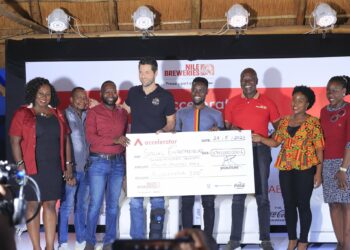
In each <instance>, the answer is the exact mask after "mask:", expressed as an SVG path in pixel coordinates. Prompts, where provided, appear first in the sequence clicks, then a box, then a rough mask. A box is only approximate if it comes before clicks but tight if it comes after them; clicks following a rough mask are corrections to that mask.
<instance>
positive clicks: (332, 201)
mask: <svg viewBox="0 0 350 250" xmlns="http://www.w3.org/2000/svg"><path fill="white" fill-rule="evenodd" d="M349 93H350V78H349V77H348V76H335V77H332V78H331V79H330V80H329V81H328V84H327V98H328V101H329V104H328V105H327V106H325V107H324V108H323V109H322V110H321V125H322V129H323V131H324V137H325V142H326V146H325V149H324V161H323V172H322V176H323V196H324V201H325V202H326V203H329V209H330V213H331V219H332V224H333V228H334V232H335V235H336V237H337V241H338V245H337V249H350V189H349V183H350V178H349V165H350V105H349V103H348V102H345V100H344V97H345V96H346V95H348V94H349Z"/></svg>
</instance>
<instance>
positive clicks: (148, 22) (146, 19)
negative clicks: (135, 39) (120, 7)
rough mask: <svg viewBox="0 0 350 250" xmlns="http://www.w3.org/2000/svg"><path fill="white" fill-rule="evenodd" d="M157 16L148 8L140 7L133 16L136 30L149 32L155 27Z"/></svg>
mask: <svg viewBox="0 0 350 250" xmlns="http://www.w3.org/2000/svg"><path fill="white" fill-rule="evenodd" d="M155 16H156V15H155V14H154V13H153V12H152V11H151V10H150V9H149V8H148V7H146V6H140V7H138V8H137V10H136V11H135V12H134V14H133V15H132V16H131V18H132V19H133V20H134V28H135V29H139V30H141V31H147V30H148V29H150V28H152V27H153V26H154V18H155Z"/></svg>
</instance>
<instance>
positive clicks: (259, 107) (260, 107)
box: [256, 105, 267, 109]
mask: <svg viewBox="0 0 350 250" xmlns="http://www.w3.org/2000/svg"><path fill="white" fill-rule="evenodd" d="M256 107H257V108H258V109H267V107H266V106H264V105H259V106H256Z"/></svg>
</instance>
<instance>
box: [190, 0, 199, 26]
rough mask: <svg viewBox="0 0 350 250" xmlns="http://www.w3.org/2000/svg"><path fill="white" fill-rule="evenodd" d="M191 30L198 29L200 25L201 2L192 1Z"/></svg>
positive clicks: (197, 0)
mask: <svg viewBox="0 0 350 250" xmlns="http://www.w3.org/2000/svg"><path fill="white" fill-rule="evenodd" d="M191 4H192V7H191V28H192V29H200V28H201V27H200V24H201V0H192V2H191Z"/></svg>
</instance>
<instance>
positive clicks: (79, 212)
mask: <svg viewBox="0 0 350 250" xmlns="http://www.w3.org/2000/svg"><path fill="white" fill-rule="evenodd" d="M75 178H76V180H77V184H76V185H75V186H70V185H68V184H65V188H64V189H63V194H62V199H61V205H60V209H59V214H58V243H59V244H62V243H67V242H68V219H69V214H70V212H71V211H72V209H73V208H74V226H75V233H76V237H77V241H78V242H79V243H81V242H83V241H85V226H86V211H87V204H88V197H89V185H88V181H87V178H86V177H85V173H84V172H77V173H76V174H75Z"/></svg>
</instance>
